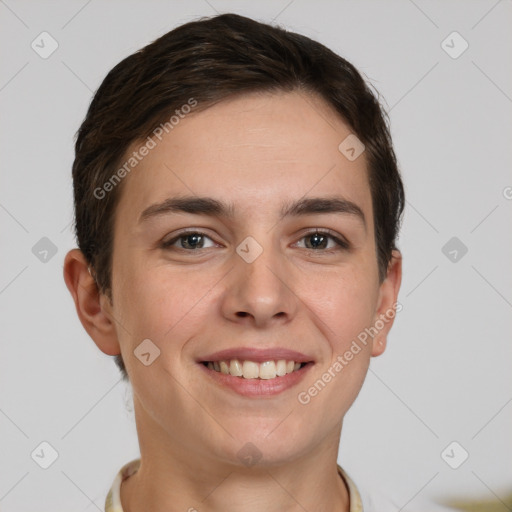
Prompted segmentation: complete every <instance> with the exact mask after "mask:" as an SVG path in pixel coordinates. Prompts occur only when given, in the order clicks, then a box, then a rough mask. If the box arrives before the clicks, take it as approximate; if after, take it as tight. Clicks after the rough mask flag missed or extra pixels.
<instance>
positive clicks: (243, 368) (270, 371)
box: [202, 359, 312, 380]
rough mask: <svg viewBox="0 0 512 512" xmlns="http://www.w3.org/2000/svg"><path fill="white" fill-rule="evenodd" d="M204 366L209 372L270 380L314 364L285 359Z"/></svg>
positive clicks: (211, 362)
mask: <svg viewBox="0 0 512 512" xmlns="http://www.w3.org/2000/svg"><path fill="white" fill-rule="evenodd" d="M202 364H203V365H204V366H206V367H207V368H208V369H209V370H213V371H215V372H218V373H223V374H225V375H231V376H233V377H240V378H242V379H262V380H269V379H275V378H276V377H284V376H285V375H288V374H289V373H294V372H298V371H300V370H301V369H302V368H304V367H305V366H306V365H308V364H312V363H298V362H295V361H292V360H285V359H279V360H277V361H264V362H262V363H257V362H255V361H247V360H246V361H240V360H238V359H231V360H224V361H202Z"/></svg>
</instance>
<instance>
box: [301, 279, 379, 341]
mask: <svg viewBox="0 0 512 512" xmlns="http://www.w3.org/2000/svg"><path fill="white" fill-rule="evenodd" d="M373 281H374V280H373V279H372V275H370V274H369V273H366V274H365V273H362V272H355V271H348V272H343V273H341V272H340V273H336V274H332V275H330V276H328V275H325V276H323V277H322V276H317V278H316V279H315V286H314V288H313V289H311V288H310V292H309V293H308V294H304V295H305V296H306V297H307V299H306V302H307V303H308V305H309V306H310V308H311V309H313V310H314V312H315V314H316V315H317V316H318V317H319V318H320V320H321V321H322V324H323V325H324V327H325V328H324V329H323V331H324V333H325V334H326V337H327V338H328V339H329V340H330V342H331V346H332V349H333V350H334V351H341V350H344V347H345V346H346V345H347V344H348V345H350V343H351V341H352V339H353V338H354V337H357V335H358V334H359V333H360V332H361V331H362V330H364V328H365V327H368V325H370V324H371V322H372V321H373V318H374V315H375V310H376V303H377V296H378V288H377V286H376V284H375V283H374V282H373Z"/></svg>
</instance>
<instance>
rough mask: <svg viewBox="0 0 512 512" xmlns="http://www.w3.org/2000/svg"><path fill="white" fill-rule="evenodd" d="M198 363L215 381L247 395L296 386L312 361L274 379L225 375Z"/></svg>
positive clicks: (258, 394) (284, 389)
mask: <svg viewBox="0 0 512 512" xmlns="http://www.w3.org/2000/svg"><path fill="white" fill-rule="evenodd" d="M198 364H199V366H200V367H201V368H202V369H203V371H204V372H206V374H207V376H209V377H210V378H211V379H213V380H214V381H215V382H217V383H218V384H220V385H221V386H224V387H227V388H230V389H232V390H233V391H236V392H237V393H238V394H239V395H242V396H247V397H263V396H274V395H278V394H279V393H282V392H283V391H286V390H287V389H290V388H292V387H293V386H296V385H297V384H298V383H299V382H300V381H301V380H302V379H304V377H305V376H306V374H307V373H308V372H309V369H310V368H311V367H312V366H313V363H307V364H306V365H304V366H303V367H302V368H301V369H300V370H297V371H294V372H292V373H287V374H286V375H283V376H282V377H275V378H274V379H244V378H243V377H234V376H233V375H226V374H225V373H222V372H217V371H215V370H210V369H209V368H208V367H206V366H205V365H204V364H202V363H198Z"/></svg>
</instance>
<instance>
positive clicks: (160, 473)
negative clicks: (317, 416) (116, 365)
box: [121, 404, 349, 512]
mask: <svg viewBox="0 0 512 512" xmlns="http://www.w3.org/2000/svg"><path fill="white" fill-rule="evenodd" d="M137 405H140V404H135V409H136V419H137V430H138V434H139V444H140V451H141V464H140V467H139V469H138V471H137V472H136V473H135V474H134V475H132V476H131V477H129V478H128V479H127V480H125V481H124V482H123V484H122V485H121V502H122V506H123V510H124V512H156V511H164V510H165V511H167V512H173V511H188V512H199V511H202V510H205V509H207V510H208V511H210V512H225V511H226V510H231V511H242V510H243V512H260V511H261V510H265V511H268V512H299V511H300V512H303V511H304V510H321V511H325V512H349V495H348V490H347V488H346V485H345V482H344V481H343V479H342V478H341V477H340V475H339V473H338V470H337V453H338V445H339V439H340V434H341V426H340V427H339V428H338V429H336V431H334V432H332V434H331V435H330V436H329V438H327V439H324V440H322V441H321V442H320V443H319V444H318V446H316V447H315V448H314V449H312V450H311V451H310V452H306V453H303V454H302V455H301V456H299V457H296V458H294V459H293V461H289V460H286V461H272V463H265V464H263V463H257V464H255V465H253V466H250V467H245V466H240V464H236V463H234V462H233V461H230V460H220V459H219V457H218V456H211V455H209V454H206V453H204V452H201V451H194V449H193V448H192V447H190V446H185V445H182V444H180V443H178V442H176V441H175V442H173V443H169V437H170V436H169V434H168V433H166V432H165V431H163V430H162V429H161V428H159V426H157V425H156V424H155V423H154V422H152V421H151V420H150V418H149V417H148V416H147V415H143V414H142V415H141V414H137Z"/></svg>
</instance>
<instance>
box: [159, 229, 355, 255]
mask: <svg viewBox="0 0 512 512" xmlns="http://www.w3.org/2000/svg"><path fill="white" fill-rule="evenodd" d="M190 235H200V236H202V237H206V238H209V239H210V240H211V241H212V242H215V241H214V240H213V239H212V238H211V237H210V236H208V235H207V234H206V233H203V232H202V231H197V230H188V231H182V232H181V233H179V235H177V236H175V237H174V238H172V239H171V240H165V241H162V242H161V244H160V248H161V249H166V250H172V249H175V250H176V249H177V250H179V251H184V252H189V253H192V252H199V251H201V249H202V248H199V249H184V248H182V247H178V248H176V247H172V245H173V244H174V243H176V242H177V241H179V240H180V239H182V238H185V237H187V236H190ZM313 235H320V236H324V237H327V238H330V239H331V240H334V242H335V243H336V245H337V246H338V247H336V248H331V249H309V248H306V250H307V251H310V252H326V253H331V252H334V251H340V250H348V249H350V244H349V243H348V242H347V241H346V240H344V239H343V238H340V237H339V236H338V235H337V234H336V233H335V232H334V231H331V230H329V229H323V230H318V229H316V230H312V231H309V232H307V233H304V234H303V235H302V236H301V238H300V240H302V239H303V238H307V237H308V236H313ZM206 249H210V247H207V248H206Z"/></svg>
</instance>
